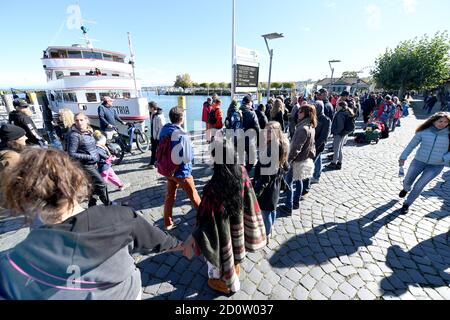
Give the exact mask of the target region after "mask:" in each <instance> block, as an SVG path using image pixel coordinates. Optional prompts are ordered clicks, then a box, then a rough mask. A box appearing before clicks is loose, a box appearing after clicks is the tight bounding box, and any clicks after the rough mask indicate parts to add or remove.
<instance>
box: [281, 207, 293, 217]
mask: <svg viewBox="0 0 450 320" xmlns="http://www.w3.org/2000/svg"><path fill="white" fill-rule="evenodd" d="M280 211H281V212H282V213H285V214H287V215H289V216H292V208H288V207H287V206H281V207H280Z"/></svg>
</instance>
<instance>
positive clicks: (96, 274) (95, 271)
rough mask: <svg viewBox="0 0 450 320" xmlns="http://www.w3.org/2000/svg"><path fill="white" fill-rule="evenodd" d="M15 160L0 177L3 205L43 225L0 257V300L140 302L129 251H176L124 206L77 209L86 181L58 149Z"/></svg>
mask: <svg viewBox="0 0 450 320" xmlns="http://www.w3.org/2000/svg"><path fill="white" fill-rule="evenodd" d="M21 160H22V163H23V165H20V166H15V167H14V168H12V170H10V171H9V170H8V175H6V176H5V178H4V179H3V180H2V185H1V192H2V193H3V194H4V198H5V201H4V202H5V207H6V208H7V209H10V210H11V211H12V212H13V213H14V214H15V215H23V214H25V216H26V217H28V218H31V219H30V220H33V218H35V215H37V216H38V217H39V218H40V219H41V220H42V221H43V223H44V225H43V226H40V227H38V228H35V229H32V230H31V232H30V233H29V235H28V236H27V238H26V239H25V240H24V241H22V242H21V243H19V244H18V245H16V246H15V247H14V248H12V249H10V250H8V251H7V252H5V254H3V255H1V257H0V270H1V272H0V296H1V297H3V298H5V299H11V300H87V299H89V300H92V299H97V300H135V299H139V298H140V297H141V294H142V282H141V273H140V271H139V269H138V268H137V267H136V265H135V260H134V259H133V256H132V255H133V254H142V255H146V254H149V253H150V252H154V251H153V250H156V251H157V252H169V251H182V250H183V246H182V244H181V242H180V241H178V240H177V239H175V238H173V237H171V236H169V235H168V234H166V233H164V232H162V231H161V230H159V229H158V228H156V227H154V226H152V225H151V224H150V223H148V222H147V221H146V220H145V218H144V217H142V216H141V215H139V214H137V213H136V212H135V211H133V209H131V208H129V207H120V206H116V207H104V206H96V207H91V208H89V209H87V210H86V209H84V208H82V207H81V203H82V202H83V201H84V200H86V199H87V197H88V194H89V184H88V179H87V177H86V174H85V172H84V171H83V170H82V169H81V167H80V166H79V165H78V164H77V163H75V162H73V161H71V159H70V158H69V157H68V156H67V155H66V154H65V153H64V152H62V151H59V150H52V149H48V150H40V149H34V148H30V149H28V150H25V151H23V152H22V154H21ZM62 169H63V170H62ZM186 253H187V251H186Z"/></svg>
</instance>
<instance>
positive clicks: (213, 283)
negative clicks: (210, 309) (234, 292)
mask: <svg viewBox="0 0 450 320" xmlns="http://www.w3.org/2000/svg"><path fill="white" fill-rule="evenodd" d="M208 286H209V287H210V288H211V289H213V290H215V291H218V292H222V293H225V294H230V293H231V290H230V288H228V286H227V284H226V283H225V281H222V280H220V279H208Z"/></svg>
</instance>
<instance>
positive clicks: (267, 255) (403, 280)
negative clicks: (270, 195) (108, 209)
mask: <svg viewBox="0 0 450 320" xmlns="http://www.w3.org/2000/svg"><path fill="white" fill-rule="evenodd" d="M417 124H418V120H417V119H416V118H415V117H414V116H410V117H409V118H408V119H403V120H402V127H401V128H398V130H397V131H396V132H395V133H393V134H391V138H390V139H388V140H382V141H380V143H379V144H378V145H364V146H355V145H354V143H353V142H352V141H349V142H348V144H347V145H348V146H347V147H346V148H345V149H344V155H345V156H344V165H343V170H342V171H337V172H325V173H324V174H323V177H322V180H321V182H320V184H317V185H314V186H313V188H312V190H311V192H310V194H309V195H308V196H307V198H306V199H305V200H304V201H303V202H302V203H301V208H300V210H297V211H294V214H293V216H292V217H280V218H279V219H278V220H277V221H276V224H275V227H274V232H273V237H272V240H271V242H270V245H269V246H268V247H266V248H265V249H264V250H262V251H260V252H258V253H256V254H248V256H247V259H246V260H245V262H244V263H243V264H242V269H243V271H244V272H242V273H241V276H240V279H241V291H240V292H238V293H237V294H235V295H234V296H232V297H224V296H221V295H218V294H216V293H214V292H213V291H212V290H211V289H209V288H208V286H207V284H206V282H207V270H206V264H205V262H204V260H203V258H194V259H193V260H191V261H190V260H187V259H186V258H184V257H182V256H181V255H180V254H162V255H158V256H150V257H136V259H137V261H138V267H139V268H140V270H141V271H142V282H143V289H144V295H143V298H144V299H202V300H203V299H204V300H209V299H220V300H222V299H223V300H227V299H233V300H249V299H252V300H268V299H271V300H272V299H283V300H284V299H298V300H306V299H310V300H321V299H339V300H342V299H362V300H374V299H436V300H439V299H450V288H449V284H450V274H449V272H448V271H449V267H450V249H449V248H450V243H449V227H450V217H449V215H450V214H449V212H450V192H449V191H450V179H449V178H450V171H445V172H444V174H443V176H441V177H439V178H438V179H437V180H435V181H434V182H433V183H432V184H431V185H429V186H428V187H427V189H426V190H425V192H424V193H423V194H422V195H421V197H420V198H419V199H418V200H417V202H416V203H415V204H414V206H413V207H412V208H411V210H410V213H409V214H408V215H406V216H401V215H399V211H398V210H399V209H400V207H401V205H402V203H401V202H400V201H399V199H398V193H399V191H400V190H401V180H400V178H398V162H397V159H398V157H399V154H400V153H401V151H402V149H403V148H404V147H405V146H406V144H407V143H408V142H409V140H410V139H411V137H412V135H413V133H414V129H415V128H416V126H417ZM197 149H198V148H197ZM148 161H149V155H148V154H147V155H141V154H136V155H135V156H129V157H127V158H126V160H125V162H124V164H123V165H121V166H119V167H117V168H116V171H117V172H118V173H119V174H120V175H121V177H122V178H123V179H124V181H126V182H131V183H132V184H133V186H132V187H131V188H130V189H129V190H127V191H126V192H113V193H112V197H113V198H114V199H121V200H124V199H125V200H129V201H130V202H131V204H132V205H133V207H134V208H135V209H136V210H140V211H141V212H142V213H143V214H144V215H145V216H146V217H147V218H148V219H149V220H150V221H151V222H152V223H154V224H155V225H157V226H160V227H162V226H163V220H162V212H163V205H164V194H165V183H164V179H163V178H161V177H158V176H157V175H156V173H155V172H151V171H148V170H143V169H141V168H140V167H141V166H142V165H143V164H145V163H148ZM210 174H211V170H210V169H209V167H208V165H206V164H197V165H195V167H194V172H193V175H194V177H195V180H196V185H197V187H198V189H199V191H200V192H201V189H202V187H203V186H204V184H205V182H206V181H207V180H208V177H209V176H210ZM112 188H113V187H112ZM174 208H175V209H174V216H178V217H180V218H182V222H183V223H182V225H181V226H180V227H179V228H178V229H175V230H174V231H173V232H172V233H173V234H174V235H175V236H177V237H179V238H180V239H183V240H184V239H185V238H187V237H188V235H189V234H190V232H191V231H192V228H193V226H194V224H195V211H193V210H192V209H191V206H190V204H189V201H188V200H187V199H186V197H185V194H184V193H183V192H182V191H180V192H179V193H178V198H177V202H176V204H175V207H174ZM22 222H23V221H22V220H21V219H7V218H4V217H3V218H1V216H0V251H1V250H5V249H7V248H10V247H11V246H14V245H15V244H16V243H18V242H20V241H21V240H22V239H23V238H24V237H25V236H26V234H27V232H28V230H27V229H22V228H21V226H22Z"/></svg>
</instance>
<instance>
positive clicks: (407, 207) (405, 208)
mask: <svg viewBox="0 0 450 320" xmlns="http://www.w3.org/2000/svg"><path fill="white" fill-rule="evenodd" d="M408 212H409V206H408V205H407V204H404V205H403V207H402V209H401V210H400V213H401V214H408Z"/></svg>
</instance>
